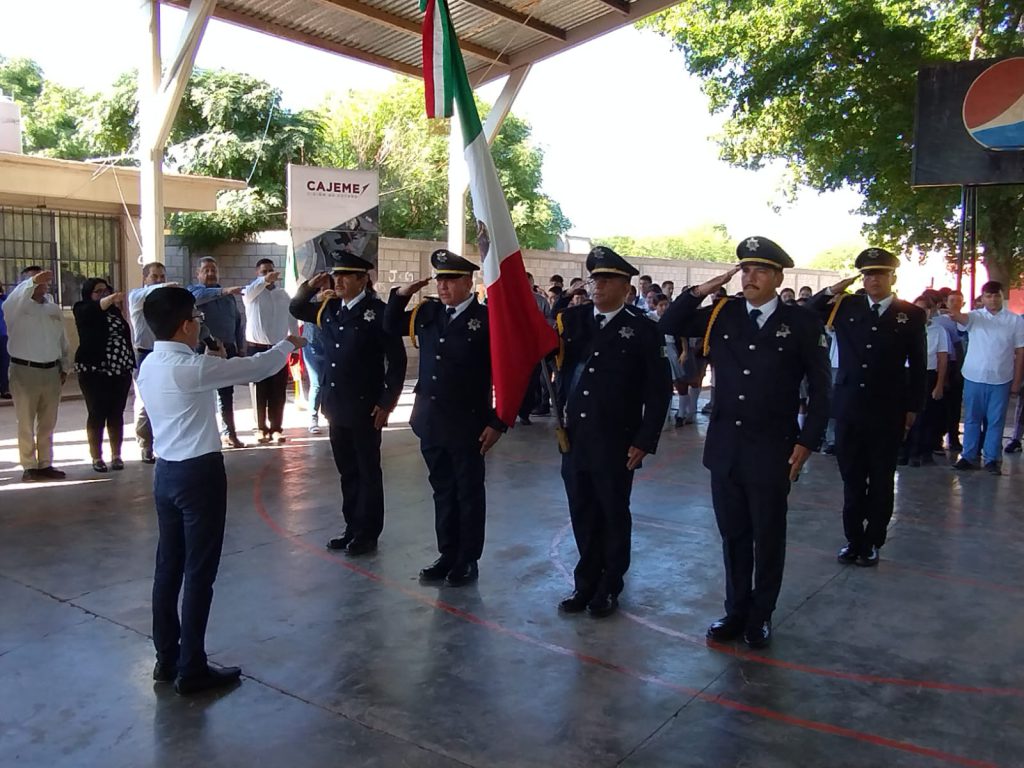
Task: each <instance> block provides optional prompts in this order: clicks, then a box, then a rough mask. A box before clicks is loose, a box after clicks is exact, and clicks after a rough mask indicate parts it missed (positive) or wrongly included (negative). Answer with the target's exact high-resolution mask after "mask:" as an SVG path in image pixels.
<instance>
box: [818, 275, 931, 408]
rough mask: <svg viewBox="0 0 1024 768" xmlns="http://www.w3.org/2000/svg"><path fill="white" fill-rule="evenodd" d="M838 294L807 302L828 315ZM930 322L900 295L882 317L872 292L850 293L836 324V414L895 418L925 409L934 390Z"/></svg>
mask: <svg viewBox="0 0 1024 768" xmlns="http://www.w3.org/2000/svg"><path fill="white" fill-rule="evenodd" d="M833 298H834V297H832V296H831V295H829V294H828V293H826V292H825V291H821V292H820V293H818V294H816V295H814V296H813V297H811V299H810V300H809V301H808V302H807V304H805V305H804V307H805V309H811V310H814V311H817V312H818V313H819V315H820V316H821V317H822V318H824V319H827V318H828V316H829V314H830V313H831V312H832V308H833V302H832V299H833ZM926 321H927V317H926V316H925V312H924V310H923V309H921V308H920V307H916V306H914V305H913V304H908V303H907V302H905V301H901V300H900V299H898V298H895V297H893V300H892V303H891V304H890V305H889V309H887V310H886V311H885V312H884V313H883V314H882V315H881V317H879V318H878V320H877V321H876V320H875V318H874V314H873V313H872V311H871V306H870V303H869V301H868V299H867V297H865V296H857V295H853V294H848V295H846V297H845V298H844V299H843V301H842V303H841V304H840V305H839V311H838V312H837V313H836V317H835V320H834V321H833V323H832V326H833V329H834V331H835V334H836V341H837V343H838V344H839V371H838V372H837V374H836V384H835V389H834V391H833V395H832V413H833V415H834V416H835V417H836V418H837V419H843V420H845V421H856V420H858V419H867V418H877V417H882V418H886V419H895V418H902V417H903V416H904V414H906V413H907V412H913V413H919V412H920V411H922V410H923V409H924V405H925V398H926V397H927V395H928V392H927V388H928V379H927V374H926V370H925V368H926V365H927V360H928V342H927V336H926V334H925V323H926Z"/></svg>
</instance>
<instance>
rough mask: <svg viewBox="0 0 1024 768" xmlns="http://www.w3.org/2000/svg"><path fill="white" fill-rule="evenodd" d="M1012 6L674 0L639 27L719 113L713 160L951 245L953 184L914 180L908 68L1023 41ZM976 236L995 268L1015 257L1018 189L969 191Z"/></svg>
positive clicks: (1014, 265) (1021, 261) (872, 229)
mask: <svg viewBox="0 0 1024 768" xmlns="http://www.w3.org/2000/svg"><path fill="white" fill-rule="evenodd" d="M1021 20H1022V9H1021V6H1020V3H1019V2H1010V1H1009V0H1006V1H1004V2H985V3H981V4H979V3H975V2H968V0H944V2H941V3H935V2H927V1H926V0H829V2H826V3H823V2H821V0H747V1H746V2H733V1H732V0H683V2H681V3H679V5H677V6H675V7H673V8H672V9H671V10H668V11H665V12H664V13H662V14H659V15H657V16H655V17H652V18H651V19H650V20H648V21H647V22H644V24H645V26H648V27H651V28H653V29H655V30H657V31H658V32H659V33H661V34H663V35H665V36H667V37H669V38H671V39H672V40H673V41H674V43H675V45H676V46H677V47H678V48H679V49H680V50H681V51H682V52H683V54H684V56H685V62H686V66H687V68H688V69H689V71H690V72H691V73H694V74H696V75H698V76H699V77H700V78H701V79H702V80H703V82H704V91H705V93H706V94H707V96H708V100H709V105H710V108H711V109H712V110H713V111H714V112H722V111H727V112H728V114H729V119H728V121H727V122H726V124H725V127H724V130H723V133H722V135H721V136H720V137H719V141H720V146H721V154H722V157H723V158H724V159H725V160H727V161H728V162H730V163H733V164H735V165H739V166H743V167H746V168H755V169H756V168H759V167H761V166H762V165H763V164H765V163H766V162H768V161H770V160H774V159H781V160H783V161H785V162H786V163H787V166H788V169H789V172H790V180H791V184H792V187H791V192H792V193H793V194H795V190H796V188H797V185H799V184H805V185H808V186H810V187H812V188H814V189H817V190H820V191H824V190H835V189H839V188H840V187H843V186H846V185H848V186H851V187H853V188H854V189H856V190H858V191H859V192H860V193H861V194H862V195H863V196H864V203H863V206H862V207H861V210H860V212H861V213H863V214H865V215H867V216H870V217H873V218H874V221H873V223H871V224H869V225H868V226H867V233H868V234H870V235H871V237H872V240H873V241H874V242H879V243H881V244H885V245H888V246H890V247H894V248H898V249H903V250H905V251H908V250H909V249H910V248H912V247H914V246H917V247H919V248H921V249H922V250H931V249H940V250H945V251H946V252H947V253H949V254H952V253H953V252H954V246H955V242H956V220H957V217H958V211H957V207H958V203H959V192H958V191H957V190H951V189H923V190H916V191H915V190H913V189H911V187H910V162H911V149H912V143H911V142H912V138H913V135H912V134H913V123H914V95H915V83H916V75H917V70H918V69H919V68H920V67H922V66H925V65H927V64H931V63H935V62H937V61H940V60H964V59H968V58H970V57H971V54H972V51H973V53H975V54H976V56H977V57H995V56H1001V55H1005V54H1008V53H1012V52H1015V51H1019V50H1020V48H1021V34H1022V32H1024V26H1022V23H1021ZM979 206H980V216H979V240H980V241H981V243H982V244H983V246H984V252H985V262H986V265H987V266H988V267H989V271H990V273H992V274H993V276H996V275H999V276H1002V277H1004V278H1006V277H1009V278H1011V279H1014V280H1016V279H1019V277H1020V275H1021V271H1022V266H1024V253H1022V248H1024V191H1022V189H1021V188H1017V187H1011V188H1001V189H991V190H990V189H984V190H982V191H981V194H979Z"/></svg>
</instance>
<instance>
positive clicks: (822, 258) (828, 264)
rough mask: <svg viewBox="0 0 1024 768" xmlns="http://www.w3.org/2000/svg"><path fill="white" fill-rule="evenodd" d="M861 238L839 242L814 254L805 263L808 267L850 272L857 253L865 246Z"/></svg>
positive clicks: (843, 272) (842, 272) (841, 272)
mask: <svg viewBox="0 0 1024 768" xmlns="http://www.w3.org/2000/svg"><path fill="white" fill-rule="evenodd" d="M867 247H868V245H867V243H865V242H864V241H863V240H854V241H851V242H848V243H840V244H839V245H833V246H832V247H830V248H826V249H825V250H823V251H820V252H818V253H817V254H815V256H814V258H812V259H811V261H810V262H809V263H808V264H807V266H808V267H809V268H810V269H830V270H832V271H834V272H839V273H840V274H851V273H852V272H853V269H854V267H853V262H854V260H855V259H856V258H857V254H858V253H860V252H861V251H863V250H864V249H865V248H867Z"/></svg>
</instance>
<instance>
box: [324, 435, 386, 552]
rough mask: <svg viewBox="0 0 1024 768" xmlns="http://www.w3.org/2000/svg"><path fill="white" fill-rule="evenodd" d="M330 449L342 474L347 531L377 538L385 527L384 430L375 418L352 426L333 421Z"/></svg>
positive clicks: (342, 499)
mask: <svg viewBox="0 0 1024 768" xmlns="http://www.w3.org/2000/svg"><path fill="white" fill-rule="evenodd" d="M329 434H330V441H331V452H332V453H333V454H334V465H335V466H336V467H337V468H338V474H339V475H341V497H342V498H341V514H342V517H344V518H345V533H346V534H351V535H352V536H353V537H355V538H356V539H359V540H360V541H376V540H377V537H378V536H380V534H381V531H383V530H384V475H383V472H382V471H381V466H380V443H381V432H380V430H377V429H374V426H373V419H370V418H367V419H365V420H360V421H354V422H353V423H352V424H351V426H341V425H340V424H336V423H334V422H331V424H330V432H329Z"/></svg>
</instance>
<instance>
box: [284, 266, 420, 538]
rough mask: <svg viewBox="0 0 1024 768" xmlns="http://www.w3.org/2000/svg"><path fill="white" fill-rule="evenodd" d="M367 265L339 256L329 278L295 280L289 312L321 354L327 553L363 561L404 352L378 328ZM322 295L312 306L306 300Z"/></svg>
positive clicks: (379, 498)
mask: <svg viewBox="0 0 1024 768" xmlns="http://www.w3.org/2000/svg"><path fill="white" fill-rule="evenodd" d="M371 269H373V264H371V263H370V262H368V261H366V260H365V259H362V258H360V257H359V256H355V255H353V254H349V253H342V254H340V256H339V259H338V262H337V263H336V264H335V266H334V268H333V270H332V273H333V287H332V288H327V285H328V281H329V280H330V279H331V277H332V275H328V274H327V273H326V272H321V273H319V274H317V275H315V276H314V277H312V278H311V279H310V280H309V281H307V282H303V283H302V284H301V285H300V286H299V287H298V290H297V291H296V292H295V297H294V298H293V299H292V301H291V305H290V306H289V309H290V311H291V313H292V315H293V316H294V317H297V318H298V319H299V320H302V321H303V322H306V323H316V325H317V327H318V328H319V329H320V332H321V337H322V341H323V346H324V351H325V358H326V360H325V363H324V368H325V378H324V381H323V384H322V387H323V394H322V397H321V403H322V407H323V412H324V415H325V416H326V417H327V420H328V421H329V422H330V440H331V451H332V452H333V453H334V463H335V464H336V465H337V467H338V472H339V473H340V474H341V495H342V507H341V511H342V515H344V517H345V531H344V533H343V534H342V535H341V536H336V537H334V538H332V539H330V540H329V541H328V542H327V548H328V549H343V550H345V553H346V554H348V555H353V556H355V555H364V554H367V553H369V552H373V551H375V550H376V549H377V537H378V536H380V533H381V531H382V530H383V529H384V481H383V477H382V475H381V469H380V441H381V429H383V427H384V425H385V424H387V420H388V415H389V414H390V413H391V411H392V410H394V407H395V405H396V404H397V403H398V398H399V396H400V395H401V394H402V384H403V383H404V381H405V367H406V362H407V360H406V354H405V345H404V344H403V342H402V337H401V336H400V335H397V334H392V333H388V332H387V331H386V330H385V329H384V309H385V304H384V302H383V301H381V300H380V299H379V298H377V296H376V294H374V293H373V292H372V290H370V289H369V287H368V286H369V275H368V272H369V270H371ZM325 288H326V290H324V294H323V296H324V299H323V301H321V302H320V303H319V304H316V303H310V299H312V298H313V296H314V295H315V294H316V293H317V292H318V291H320V290H321V289H325Z"/></svg>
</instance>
